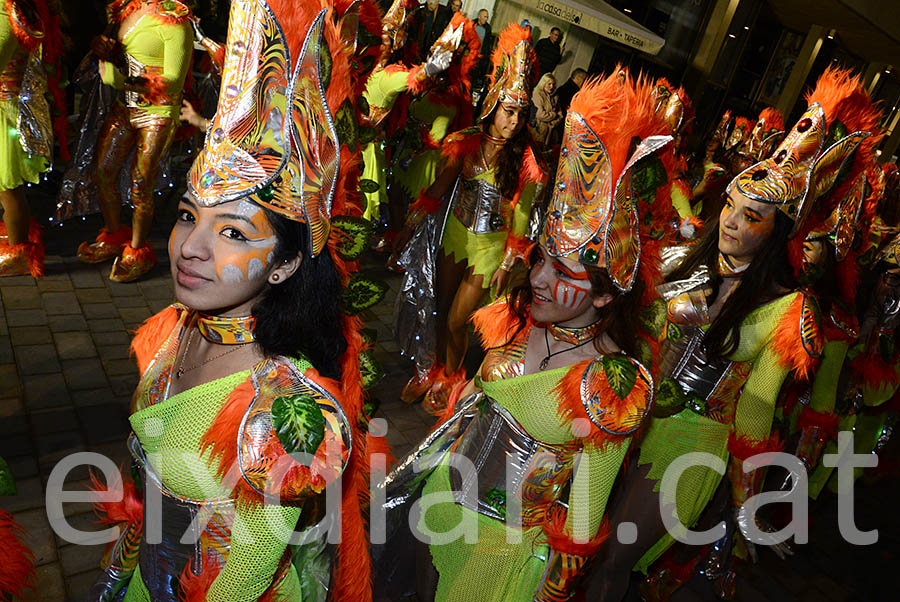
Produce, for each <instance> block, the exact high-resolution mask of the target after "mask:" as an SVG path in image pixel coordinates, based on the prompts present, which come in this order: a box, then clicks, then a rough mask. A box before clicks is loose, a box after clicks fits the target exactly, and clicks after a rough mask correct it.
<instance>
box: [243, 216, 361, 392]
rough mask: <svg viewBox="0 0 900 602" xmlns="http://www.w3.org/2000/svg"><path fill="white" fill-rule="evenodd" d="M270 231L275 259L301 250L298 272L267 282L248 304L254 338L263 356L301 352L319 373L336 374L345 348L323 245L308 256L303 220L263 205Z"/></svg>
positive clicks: (333, 276) (333, 273)
mask: <svg viewBox="0 0 900 602" xmlns="http://www.w3.org/2000/svg"><path fill="white" fill-rule="evenodd" d="M265 213H266V218H267V219H268V220H269V223H270V224H271V225H272V228H273V229H274V230H275V235H276V237H277V238H278V242H277V243H276V245H275V251H274V257H273V260H272V261H273V262H274V263H280V262H282V261H285V260H289V259H292V258H294V257H296V256H297V255H298V254H299V253H301V252H302V253H303V254H304V255H303V260H302V261H301V262H300V267H299V268H297V271H296V272H294V274H293V275H292V276H291V277H290V278H288V279H287V280H286V281H285V282H281V283H279V284H277V285H272V284H269V285H268V286H267V289H266V291H265V292H264V293H263V296H262V298H261V299H260V300H259V301H258V302H257V303H256V305H254V306H253V309H252V310H251V313H252V315H253V317H254V318H256V328H255V330H254V334H255V335H256V342H257V343H258V344H259V346H260V348H261V349H262V352H263V354H264V355H265V356H266V357H273V356H276V355H284V356H287V357H298V356H301V355H302V356H303V357H305V358H306V359H308V360H309V361H310V362H311V363H312V365H313V367H315V369H316V370H318V372H319V374H321V375H322V376H325V377H328V378H334V379H339V378H340V377H341V364H340V358H341V356H342V355H343V353H344V351H345V350H346V349H347V340H346V339H345V338H344V332H343V330H342V329H341V324H342V321H341V317H342V315H343V311H342V303H341V294H342V289H341V278H340V275H339V274H338V271H337V269H336V268H335V265H334V262H333V261H332V259H331V255H330V254H329V253H328V250H327V249H325V250H324V251H322V253H320V254H319V255H318V256H317V257H310V256H309V255H308V254H307V253H306V250H307V248H308V246H309V232H308V230H307V228H306V226H305V225H303V224H299V223H297V222H294V221H291V220H289V219H287V218H285V217H282V216H281V215H279V214H277V213H275V212H273V211H270V210H268V209H265Z"/></svg>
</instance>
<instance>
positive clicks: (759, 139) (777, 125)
mask: <svg viewBox="0 0 900 602" xmlns="http://www.w3.org/2000/svg"><path fill="white" fill-rule="evenodd" d="M783 135H784V117H782V116H781V113H780V112H779V111H778V109H776V108H775V107H766V108H765V109H763V110H762V111H761V112H760V113H759V117H758V118H757V119H756V123H755V124H754V125H753V129H752V130H751V131H750V135H749V136H748V137H747V138H746V139H745V140H744V143H743V144H742V145H741V148H739V149H738V153H740V154H742V155H746V156H747V157H749V158H750V159H752V160H753V161H762V160H763V159H764V158H766V157H768V156H769V155H771V154H772V152H773V151H774V150H775V147H776V146H777V145H778V143H779V142H780V141H781V137H782V136H783Z"/></svg>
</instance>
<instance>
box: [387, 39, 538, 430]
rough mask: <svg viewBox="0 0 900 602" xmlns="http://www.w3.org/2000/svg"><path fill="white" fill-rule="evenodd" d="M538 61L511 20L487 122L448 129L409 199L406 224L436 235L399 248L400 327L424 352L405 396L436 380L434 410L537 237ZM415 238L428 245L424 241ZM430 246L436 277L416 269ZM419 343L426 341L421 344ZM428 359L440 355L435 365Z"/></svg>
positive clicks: (496, 59) (459, 377)
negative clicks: (475, 325) (422, 293)
mask: <svg viewBox="0 0 900 602" xmlns="http://www.w3.org/2000/svg"><path fill="white" fill-rule="evenodd" d="M534 61H535V58H534V52H533V50H532V48H531V35H530V34H529V32H528V31H527V30H526V29H524V28H523V27H521V26H519V25H515V24H511V25H509V26H508V27H507V28H506V29H505V30H504V31H503V32H502V33H501V34H500V38H499V41H498V44H497V48H496V50H495V51H494V56H493V63H494V73H493V74H492V76H491V89H490V92H489V93H488V97H487V101H486V102H485V104H484V111H483V113H482V115H481V119H480V125H479V126H477V127H472V128H469V129H466V130H462V131H460V132H457V133H455V134H452V135H451V136H449V137H448V138H447V140H446V141H445V143H444V145H443V147H442V151H441V152H442V153H443V156H444V158H445V161H446V163H445V165H444V167H443V168H442V170H441V171H440V173H439V175H438V177H437V180H435V182H434V184H432V185H431V186H430V187H429V188H428V189H427V190H426V191H424V192H423V193H422V194H421V195H419V198H418V200H417V201H416V202H415V203H414V204H413V206H412V207H410V216H409V218H408V220H407V222H408V224H407V227H410V224H419V225H418V226H417V228H418V230H417V231H418V232H420V233H421V232H422V230H423V229H424V228H423V226H424V227H426V228H433V229H434V233H433V234H434V236H433V237H432V238H433V239H432V240H425V239H426V238H430V237H425V236H422V237H419V238H416V235H415V234H414V237H413V240H412V241H411V243H410V244H409V245H407V247H406V249H405V250H404V256H402V257H401V259H402V261H401V263H402V264H403V267H404V268H406V270H407V275H406V279H405V281H404V285H403V290H404V291H409V292H410V294H411V295H412V297H409V298H401V300H400V301H399V303H400V308H401V309H400V314H399V316H398V319H397V326H398V333H399V334H400V336H401V339H402V340H404V341H406V346H407V348H408V349H412V350H413V351H412V352H411V355H414V356H417V357H418V358H419V364H418V365H417V373H416V374H415V375H414V376H413V378H412V379H411V380H410V381H409V383H407V386H406V387H405V388H404V391H403V393H402V397H403V399H404V400H406V401H408V402H412V401H416V400H418V399H419V398H421V397H422V396H423V395H424V394H425V393H426V392H427V391H429V390H432V389H433V390H434V391H433V396H432V399H431V401H429V404H428V406H427V407H428V408H429V411H431V412H433V413H435V414H440V413H441V412H442V411H443V409H444V405H445V403H446V400H447V394H448V392H449V389H450V388H451V387H452V385H453V384H454V383H458V382H461V381H464V380H465V379H466V374H465V370H464V369H463V359H464V357H465V353H466V347H467V335H466V323H467V321H468V320H469V317H470V316H471V315H472V313H473V312H474V311H475V309H477V308H478V306H479V304H480V303H481V302H482V298H483V297H484V296H485V293H486V292H487V291H488V289H493V290H495V291H502V290H503V289H504V288H505V287H506V284H507V282H508V280H509V274H510V271H511V270H512V268H513V266H514V264H515V262H516V261H517V260H519V259H521V258H523V257H524V255H525V249H526V248H527V247H528V245H529V244H530V242H531V241H530V240H528V239H527V238H526V233H527V230H528V223H529V219H530V217H531V208H532V203H533V202H534V199H535V198H536V197H537V196H538V194H539V193H540V191H541V190H542V189H543V186H544V183H545V182H546V177H547V176H546V173H545V172H544V170H543V168H542V167H541V166H540V165H539V164H538V162H537V159H536V158H535V154H534V151H533V149H532V147H531V137H530V135H529V132H528V128H526V127H525V122H526V120H527V114H528V102H529V98H530V95H531V89H532V86H533V84H534V77H533V75H534V68H533V66H534ZM442 207H443V208H445V209H447V211H449V214H448V217H447V218H446V227H444V226H443V223H444V221H443V219H442V218H441V219H437V216H435V215H433V214H436V213H438V212H439V211H440V210H441V208H442ZM448 207H449V209H448ZM425 215H431V217H430V218H429V220H424V221H423V220H422V218H423V216H425ZM432 221H433V222H434V225H432ZM438 222H439V223H438ZM417 242H418V243H424V245H425V246H426V247H429V250H427V251H423V250H420V249H419V248H418V247H417V245H416V243H417ZM433 245H439V247H440V252H439V254H440V257H439V258H433V259H434V261H435V263H436V264H437V281H436V282H433V281H430V280H428V279H430V278H432V277H433V273H432V272H431V269H432V268H430V267H429V268H427V269H425V270H424V273H423V272H420V271H419V270H421V269H422V267H421V264H422V262H421V261H420V259H421V257H422V256H421V255H420V253H421V252H426V253H430V252H431V251H430V249H431V248H432V246H433ZM434 248H436V246H435V247H434ZM404 257H405V259H404ZM414 264H417V265H414ZM417 281H418V282H419V283H418V284H417V283H416V282H417ZM432 287H433V288H432ZM427 289H430V291H434V300H435V301H436V307H434V308H433V310H432V312H428V311H426V312H418V310H416V307H417V306H418V305H419V303H420V299H419V298H417V297H416V293H417V291H418V290H427ZM430 291H429V292H430ZM409 310H411V311H413V312H414V313H416V314H419V315H420V316H423V315H424V318H425V319H426V320H428V322H427V323H425V324H423V323H421V318H417V317H416V315H411V314H409V313H404V312H405V311H406V312H408V311H409ZM433 311H436V314H434V313H433ZM435 315H436V326H435V322H434V317H433V316H435ZM432 328H436V338H435V336H434V335H431V334H430V331H431V329H432ZM422 331H425V333H426V336H425V337H424V340H423V337H422V334H420V332H422ZM428 347H430V348H428ZM417 348H418V349H423V348H424V349H426V350H425V351H422V352H419V353H416V351H415V350H416V349H417ZM428 360H433V362H432V364H431V365H429V363H428Z"/></svg>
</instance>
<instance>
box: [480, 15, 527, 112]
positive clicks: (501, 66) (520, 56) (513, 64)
mask: <svg viewBox="0 0 900 602" xmlns="http://www.w3.org/2000/svg"><path fill="white" fill-rule="evenodd" d="M491 63H492V64H493V67H492V69H491V74H490V76H489V79H488V91H487V95H486V96H485V100H484V105H483V109H482V111H481V117H480V120H482V121H483V120H484V119H487V117H488V116H489V115H490V114H491V113H492V112H493V111H494V109H495V108H496V107H497V106H498V105H500V104H503V103H505V102H508V103H513V104H515V105H517V106H520V107H523V108H524V107H527V106H528V103H529V102H530V101H531V91H532V90H533V89H534V86H535V84H537V75H538V68H537V55H535V53H534V49H533V48H532V43H531V31H530V30H528V29H525V28H524V27H522V26H521V25H516V24H515V23H510V24H509V25H507V27H506V29H504V30H503V31H502V32H500V36H499V37H498V38H497V47H496V48H494V53H493V54H492V55H491Z"/></svg>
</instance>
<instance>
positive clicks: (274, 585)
mask: <svg viewBox="0 0 900 602" xmlns="http://www.w3.org/2000/svg"><path fill="white" fill-rule="evenodd" d="M195 317H196V314H194V313H193V312H191V311H188V310H186V309H185V308H182V307H180V306H174V307H172V308H169V309H167V310H165V311H164V312H162V313H161V314H158V315H157V316H156V317H154V318H151V320H150V321H148V324H147V325H145V327H144V328H142V331H143V332H142V331H139V332H138V335H137V337H136V341H138V342H137V343H136V348H137V347H141V346H144V345H145V344H146V343H145V342H141V338H142V337H146V336H151V335H149V334H147V333H148V332H153V331H154V330H155V331H156V334H157V336H160V337H162V343H161V345H160V346H159V348H158V350H157V351H156V352H155V354H154V355H153V358H152V360H151V361H150V362H149V365H147V367H146V369H145V370H144V373H143V377H142V379H141V382H140V384H139V385H138V389H137V391H136V392H135V395H134V398H133V400H132V407H133V413H132V415H131V417H130V422H131V426H132V429H133V431H134V436H133V438H132V439H131V441H130V443H129V445H130V447H131V449H132V454H133V455H134V457H135V460H136V463H137V465H138V467H141V468H143V469H144V470H143V474H144V478H143V487H144V490H145V495H147V496H148V498H147V499H148V500H153V498H152V497H150V496H152V494H153V492H156V493H160V491H158V490H157V489H156V488H158V489H159V490H161V499H162V502H161V503H162V511H161V515H162V523H161V528H160V530H161V533H162V543H160V544H158V545H157V546H151V545H148V544H147V542H146V536H147V533H146V530H147V527H146V525H145V526H144V527H143V530H144V531H145V532H144V533H142V532H141V529H142V527H141V526H138V530H137V537H136V539H137V540H138V541H136V542H126V541H123V539H122V538H120V541H119V542H118V543H117V547H116V548H115V549H114V551H113V554H112V557H111V559H110V567H107V570H106V572H105V573H104V575H103V577H102V578H101V580H99V581H98V584H97V585H95V588H94V589H93V590H92V597H90V598H89V599H90V600H108V599H112V598H110V597H108V596H109V595H110V594H111V593H112V592H113V591H118V590H121V589H123V588H124V590H125V595H124V598H123V599H124V600H125V601H126V602H165V601H169V600H171V601H173V602H174V600H176V599H179V598H177V596H178V595H179V594H178V592H179V591H180V590H181V589H183V588H186V587H187V584H188V583H190V582H192V581H197V580H198V579H200V578H203V579H207V580H208V581H211V585H209V587H208V589H206V590H204V591H205V598H203V599H204V600H206V601H209V602H213V601H221V602H236V601H247V602H250V601H255V600H257V599H258V598H259V597H260V596H263V595H264V594H272V595H275V596H276V597H275V599H277V600H297V601H301V600H302V601H304V602H306V601H318V600H321V599H323V596H324V592H325V590H326V587H327V584H328V579H329V564H328V561H327V559H325V560H324V563H325V565H324V566H325V568H324V574H323V575H322V574H321V573H322V572H323V571H322V563H323V558H322V557H321V555H320V557H318V558H315V557H314V558H313V559H312V561H311V562H309V563H308V565H303V566H302V567H301V570H302V571H303V572H304V573H305V571H306V570H307V568H308V569H309V574H303V575H300V574H298V570H297V569H296V568H295V567H294V565H293V564H292V557H293V555H294V554H295V553H298V550H295V549H294V548H289V547H288V545H287V536H289V534H290V533H291V531H294V530H295V529H296V530H298V531H299V530H302V529H303V528H304V526H306V525H307V524H311V523H312V522H314V521H317V520H319V519H320V518H321V516H318V515H316V516H311V515H310V512H309V511H308V510H301V506H303V505H304V504H307V502H308V501H309V500H310V499H311V498H312V497H313V496H314V495H316V494H317V492H316V491H315V489H316V488H315V487H309V488H305V489H302V490H301V489H299V488H295V487H292V486H290V485H288V482H290V481H292V479H291V478H290V477H288V478H287V479H286V480H285V483H284V484H281V485H279V486H280V487H281V488H280V490H279V489H277V488H275V489H272V488H270V487H269V486H270V485H271V482H269V481H268V479H270V478H271V477H272V475H271V474H270V473H269V470H270V469H268V468H266V466H270V464H269V462H276V461H277V460H278V454H279V453H281V454H283V453H284V448H282V445H281V443H280V442H279V440H278V438H277V437H276V436H275V434H274V432H273V431H268V430H267V429H266V428H265V427H266V425H269V429H271V428H272V427H271V424H272V423H271V419H272V418H271V417H272V412H273V410H272V402H273V400H274V399H276V398H279V397H286V396H291V395H298V394H305V395H310V396H315V395H319V398H317V399H316V403H317V404H318V409H319V410H320V411H321V413H322V415H323V417H324V419H325V425H326V426H325V431H324V432H325V438H326V440H328V439H329V434H334V435H335V437H336V439H337V440H342V441H343V443H342V444H341V445H343V448H344V449H348V448H349V445H348V443H349V442H348V441H347V440H346V438H345V437H344V434H345V432H347V431H346V430H345V429H347V428H349V427H348V426H347V424H346V417H345V416H344V415H343V412H342V410H340V407H339V406H338V405H337V402H336V401H335V400H334V399H333V398H331V397H329V396H328V394H326V393H324V392H323V390H322V389H320V388H318V386H317V385H316V383H315V381H314V380H313V378H314V377H315V376H316V375H317V374H316V372H315V370H314V369H313V368H312V366H311V364H310V363H309V362H308V361H307V360H305V359H297V360H290V361H287V360H283V359H281V360H274V361H273V360H265V361H263V362H261V363H260V364H259V365H257V366H254V368H253V369H250V370H244V371H241V372H237V373H235V374H231V375H229V376H226V377H223V378H219V379H216V380H214V381H211V382H208V383H205V384H202V385H199V386H196V387H193V388H191V389H188V390H187V391H183V392H181V393H178V394H176V395H172V396H168V388H169V383H170V381H171V378H172V374H173V370H174V367H175V358H176V356H177V351H178V346H179V344H180V343H181V340H182V338H183V335H184V333H185V332H186V329H187V328H188V327H190V326H192V324H193V320H194V319H195ZM139 360H140V357H139ZM251 372H252V373H253V379H252V380H250V377H251ZM298 377H299V378H298ZM307 377H309V380H304V379H306V378H307ZM226 406H228V407H234V408H235V410H236V412H234V413H228V412H226V411H224V410H223V408H226ZM245 414H246V416H247V418H246V426H244V424H241V425H240V428H238V427H239V425H238V424H237V422H234V418H233V417H234V416H236V417H237V418H240V417H242V416H244V415H245ZM232 422H234V424H232ZM241 429H245V430H241ZM252 433H255V434H254V435H251V434H252ZM232 434H233V436H234V440H233V441H230V440H226V441H224V442H223V441H220V440H219V439H217V438H223V437H224V438H229V439H230V437H231V435H232ZM260 434H262V437H261V438H260ZM210 443H213V444H215V445H214V446H213V447H208V445H209V444H210ZM222 444H224V445H222ZM234 446H238V447H240V448H241V449H243V451H244V456H241V457H240V459H238V460H236V462H237V466H234V467H229V468H238V467H239V468H240V472H239V473H237V474H238V475H241V476H240V477H238V478H237V479H236V484H235V480H231V481H229V480H228V479H229V477H228V476H227V475H226V476H225V477H224V478H223V476H222V471H221V469H220V462H225V461H226V460H225V458H227V457H228V455H229V453H233V454H236V451H237V450H236V449H235V448H234ZM324 447H325V446H324V445H320V448H319V450H318V451H317V452H316V458H319V457H320V453H321V452H322V449H323V448H324ZM223 449H224V450H225V452H224V453H225V456H224V457H220V454H221V452H222V450H223ZM228 450H232V451H231V452H229V451H228ZM348 453H349V452H348ZM273 454H275V455H273ZM323 457H324V456H323ZM328 461H329V462H330V461H331V460H328ZM292 462H293V461H292ZM335 462H336V467H335V473H333V474H332V475H331V476H329V477H325V479H326V480H329V481H330V480H333V478H334V477H336V476H337V475H339V474H340V471H341V470H342V462H341V461H340V456H338V457H337V459H336V460H335ZM232 476H236V475H232ZM323 485H324V483H323ZM262 491H266V492H271V493H274V494H277V493H280V495H281V497H280V499H281V500H282V502H283V503H284V505H278V504H276V503H274V502H271V503H266V504H263V503H259V502H261V500H262V498H261V497H259V498H258V499H257V497H256V495H257V492H262ZM321 491H322V488H319V492H321ZM148 503H149V502H148ZM154 503H156V502H154ZM184 507H188V508H189V512H188V516H198V517H202V518H204V519H208V520H206V521H205V522H203V523H201V526H200V527H199V530H196V529H192V528H187V529H186V528H185V526H186V525H185V524H184V523H183V522H182V523H179V522H178V517H179V515H180V514H182V513H183V512H184V510H183V508H184ZM307 507H310V506H309V505H308V504H307ZM148 516H149V515H148V514H147V510H146V509H145V511H144V517H145V520H144V523H147V524H149V522H150V519H149V518H147V517H148ZM197 520H198V521H199V518H198V519H197ZM131 526H132V525H129V526H128V527H127V528H131ZM127 528H126V530H124V531H123V536H122V537H123V538H125V534H126V533H127V532H128V531H127ZM185 533H191V534H193V535H195V536H196V537H195V539H194V540H193V542H192V543H190V544H185V542H183V541H181V542H179V541H178V540H179V539H180V538H182V537H183V536H184V534H185ZM302 547H304V548H308V546H302ZM304 551H306V552H308V549H307V550H304ZM186 558H187V559H190V560H189V562H186ZM197 564H200V566H197ZM111 568H112V569H114V570H111ZM148 569H150V570H151V572H152V573H153V574H151V575H148V574H146V573H147V571H148ZM315 573H319V574H316V576H315V577H312V575H313V574H315ZM111 575H113V576H115V577H117V580H114V579H112V578H111ZM322 581H324V583H323V582H322ZM301 583H302V585H301ZM194 599H195V598H191V599H190V600H191V601H193V600H194Z"/></svg>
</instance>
